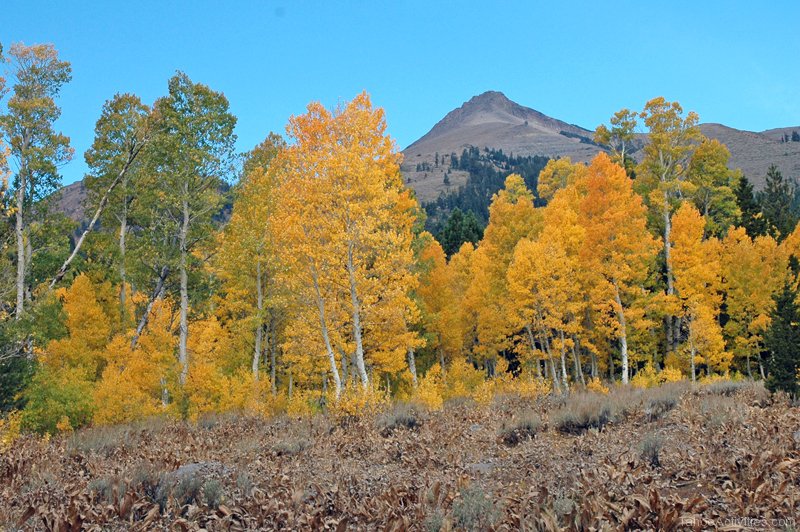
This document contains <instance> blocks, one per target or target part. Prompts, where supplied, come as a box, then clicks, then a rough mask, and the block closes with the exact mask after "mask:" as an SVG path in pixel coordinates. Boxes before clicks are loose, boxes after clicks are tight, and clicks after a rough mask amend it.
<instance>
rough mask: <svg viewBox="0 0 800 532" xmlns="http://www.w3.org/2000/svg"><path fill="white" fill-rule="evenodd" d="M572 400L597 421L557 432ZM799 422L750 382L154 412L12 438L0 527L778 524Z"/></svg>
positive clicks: (787, 496)
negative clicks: (347, 411)
mask: <svg viewBox="0 0 800 532" xmlns="http://www.w3.org/2000/svg"><path fill="white" fill-rule="evenodd" d="M582 401H583V402H582ZM587 401H588V402H589V403H586V402H587ZM579 404H584V405H586V404H591V405H597V408H598V409H599V408H601V407H602V408H610V409H611V411H612V412H613V419H612V420H606V419H605V418H603V420H602V421H600V422H599V423H600V427H599V428H591V429H589V430H572V429H570V430H564V421H563V420H564V419H565V418H564V415H565V413H570V412H573V411H575V412H580V411H581V410H580V409H579V408H578V405H579ZM583 408H584V409H586V408H589V407H587V406H584V407H583ZM798 422H800V417H799V416H798V411H797V409H796V408H789V407H788V404H787V403H786V401H785V400H781V399H777V400H771V399H770V398H769V397H768V396H765V393H764V390H763V388H761V387H760V386H759V385H757V384H756V385H743V384H741V383H740V384H736V383H725V382H722V383H718V384H717V385H712V386H696V387H691V388H690V387H689V385H688V384H683V385H671V386H665V387H662V388H657V389H649V390H636V389H628V390H625V389H622V388H615V389H614V390H613V391H612V392H611V393H610V394H609V395H607V396H606V395H596V394H588V395H584V394H574V395H572V396H570V397H569V398H568V399H567V398H560V397H557V396H547V397H540V398H538V399H524V398H521V397H512V396H503V397H500V398H498V399H497V400H496V401H495V402H494V403H493V404H491V405H485V406H481V405H476V404H475V403H473V402H471V401H468V400H460V401H456V400H454V401H452V402H450V403H448V404H446V405H445V407H444V409H443V410H442V411H438V412H427V411H424V410H420V409H409V408H401V407H399V406H398V407H395V409H394V410H393V411H390V412H387V413H385V414H383V415H381V416H379V417H377V418H374V417H373V416H369V415H363V416H359V417H357V418H351V419H335V418H332V417H329V416H322V415H320V416H316V417H313V418H309V419H303V420H297V419H291V418H280V419H274V420H264V419H259V418H252V417H237V416H227V417H207V418H204V419H202V420H201V421H200V423H198V424H197V425H194V424H189V423H185V422H177V421H167V420H159V419H152V420H149V421H146V422H142V423H139V424H135V425H121V426H117V427H97V428H93V429H86V430H82V431H78V432H76V433H75V434H74V435H71V436H70V435H66V436H57V437H55V438H53V439H51V440H49V441H43V440H39V439H36V438H33V437H25V438H22V439H20V440H18V441H17V442H15V443H14V444H13V446H11V447H10V448H9V449H8V451H7V452H6V453H0V471H2V472H3V475H2V476H0V527H2V528H3V529H6V528H7V529H9V530H12V529H13V530H17V529H22V527H25V529H31V530H34V529H37V530H38V529H42V530H44V529H48V530H79V529H91V530H101V529H102V530H168V529H170V530H201V529H205V530H336V531H344V530H354V531H355V530H519V529H524V530H588V529H595V530H622V529H626V530H629V529H630V530H678V529H680V530H684V529H686V530H689V529H694V530H709V529H715V528H717V527H718V526H719V525H720V524H721V523H730V522H737V521H731V520H742V519H749V520H750V521H748V522H752V523H762V525H760V526H759V527H760V528H761V527H763V528H764V529H773V526H772V525H774V529H776V530H777V529H781V528H782V526H781V525H782V524H785V523H794V520H793V516H794V515H796V511H797V502H796V501H797V500H798V498H799V497H800V487H799V486H798V483H797V478H798V475H799V474H800V453H798V450H797V445H798V444H797V435H796V434H795V435H794V437H793V436H792V431H794V430H795V428H796V427H797V424H798ZM728 529H733V528H731V527H728ZM787 529H788V528H787Z"/></svg>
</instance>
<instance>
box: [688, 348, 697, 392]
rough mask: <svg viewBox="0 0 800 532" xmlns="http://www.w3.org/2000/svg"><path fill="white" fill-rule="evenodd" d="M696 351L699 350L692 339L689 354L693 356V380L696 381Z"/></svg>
mask: <svg viewBox="0 0 800 532" xmlns="http://www.w3.org/2000/svg"><path fill="white" fill-rule="evenodd" d="M696 353H697V350H696V349H695V347H694V340H692V345H691V352H690V353H689V356H691V357H692V360H691V366H692V382H695V381H696V373H695V368H694V356H695V354H696Z"/></svg>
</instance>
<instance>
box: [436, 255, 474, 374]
mask: <svg viewBox="0 0 800 532" xmlns="http://www.w3.org/2000/svg"><path fill="white" fill-rule="evenodd" d="M474 255H475V247H474V246H473V245H472V243H471V242H464V243H463V244H462V245H461V247H460V248H459V250H458V252H457V253H455V254H454V255H452V256H451V257H450V261H449V262H448V263H447V270H448V278H449V279H450V286H451V292H452V294H453V300H452V302H451V307H452V313H453V320H454V331H453V333H454V335H455V336H456V339H455V341H454V342H455V345H454V347H455V346H458V349H457V350H456V349H454V356H457V355H463V354H465V351H467V350H470V349H472V346H474V345H475V343H476V342H477V326H478V325H477V323H478V320H477V316H476V314H475V309H474V308H473V307H470V306H468V305H467V304H466V294H467V291H468V289H469V286H470V283H471V282H472V277H471V275H472V259H473V257H474ZM444 355H445V353H444V352H443V351H440V352H439V363H440V366H441V368H442V371H443V372H444V371H445V359H444Z"/></svg>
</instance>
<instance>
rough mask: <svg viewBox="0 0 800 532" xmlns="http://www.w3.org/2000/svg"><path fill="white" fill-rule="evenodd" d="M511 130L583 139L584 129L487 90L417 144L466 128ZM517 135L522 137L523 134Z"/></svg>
mask: <svg viewBox="0 0 800 532" xmlns="http://www.w3.org/2000/svg"><path fill="white" fill-rule="evenodd" d="M476 127H477V128H482V129H483V128H487V127H488V128H497V127H503V128H509V127H510V128H514V129H521V130H528V132H533V131H538V132H542V133H548V134H555V135H559V134H562V133H563V132H567V133H568V134H573V135H576V136H585V135H586V134H587V131H586V130H584V129H583V128H579V127H577V126H573V125H572V124H567V123H565V122H562V121H561V120H556V119H555V118H551V117H549V116H547V115H545V114H544V113H540V112H539V111H537V110H535V109H531V108H530V107H524V106H522V105H520V104H518V103H516V102H514V101H512V100H510V99H509V98H508V97H507V96H506V95H505V94H503V93H502V92H500V91H486V92H483V93H481V94H478V95H477V96H473V97H472V98H470V99H469V100H468V101H466V102H465V103H464V104H462V105H461V107H458V108H457V109H454V110H452V111H450V112H449V113H447V115H446V116H445V117H444V118H443V119H442V120H440V121H439V122H438V123H437V124H436V125H435V126H433V128H432V129H431V130H430V131H429V132H428V133H427V134H426V135H424V136H423V137H422V138H421V139H419V140H418V141H417V142H415V143H414V144H412V145H411V146H409V149H410V148H411V147H412V146H415V145H417V144H419V143H421V142H430V141H432V140H433V139H436V138H443V137H448V136H450V135H452V134H454V133H455V132H458V131H463V130H464V129H465V128H476ZM520 133H522V134H523V136H524V131H521V132H520Z"/></svg>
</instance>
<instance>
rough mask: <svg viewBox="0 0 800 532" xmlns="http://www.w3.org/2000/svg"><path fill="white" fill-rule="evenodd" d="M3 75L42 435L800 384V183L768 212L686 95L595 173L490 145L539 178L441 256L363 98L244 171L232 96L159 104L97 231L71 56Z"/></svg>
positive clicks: (7, 338)
mask: <svg viewBox="0 0 800 532" xmlns="http://www.w3.org/2000/svg"><path fill="white" fill-rule="evenodd" d="M6 56H7V59H8V62H7V64H8V69H7V80H4V84H7V85H8V86H7V91H8V100H7V112H6V114H4V115H3V116H2V117H0V120H1V121H0V124H2V133H3V137H2V141H3V151H2V152H1V153H2V154H3V161H2V166H0V167H1V168H3V172H4V179H3V183H4V190H3V198H4V203H3V209H4V218H5V220H6V223H5V224H4V225H3V227H4V228H5V229H4V233H5V234H4V246H5V247H4V249H5V251H4V254H3V264H2V281H3V291H2V293H3V294H4V299H3V301H2V308H3V322H2V329H1V330H0V334H2V343H3V353H2V366H0V372H1V373H2V384H3V387H2V397H0V399H1V400H2V403H1V404H2V409H3V411H4V412H5V413H6V416H7V418H8V419H9V420H12V421H15V422H16V423H17V424H18V425H20V426H21V427H22V428H23V430H31V431H34V432H40V433H56V432H59V431H70V430H74V429H76V428H79V427H81V426H85V425H102V424H115V423H124V422H131V421H136V420H140V419H145V418H148V417H151V416H154V415H166V416H172V417H177V418H182V419H198V417H200V416H202V415H204V414H207V413H214V412H226V411H251V412H258V413H260V414H264V415H274V414H277V413H280V412H294V413H311V412H316V411H325V410H335V409H344V410H352V411H354V412H355V411H358V410H359V409H363V408H365V407H367V406H369V405H379V404H381V403H383V402H385V401H388V400H389V399H390V398H397V399H410V398H414V399H417V400H420V401H422V402H423V403H425V404H427V405H429V406H431V405H432V406H433V407H434V408H435V407H436V406H437V405H441V402H442V400H443V398H446V396H447V393H448V392H447V391H446V390H447V389H448V388H450V387H452V386H454V385H456V386H457V387H458V386H466V387H467V388H469V390H470V393H473V392H474V393H488V394H491V393H494V391H495V390H494V389H495V388H498V389H500V388H502V387H511V388H513V387H522V388H533V389H536V388H541V389H550V390H552V391H553V392H555V393H569V391H570V390H571V389H573V388H575V387H580V388H583V387H598V388H602V387H604V384H603V383H604V382H605V383H614V382H619V383H621V384H623V385H627V384H629V383H634V384H636V383H640V384H644V385H647V384H648V383H649V384H652V383H654V382H664V381H674V380H681V379H689V380H691V381H692V382H695V381H697V380H713V379H719V378H748V379H760V380H765V381H766V383H767V385H768V386H769V387H771V388H773V389H783V390H787V391H789V392H791V393H795V392H796V391H797V388H796V386H797V384H796V363H797V362H796V361H797V359H796V354H795V351H796V350H797V343H796V342H794V339H795V337H794V336H791V335H792V334H797V333H796V332H795V325H794V321H792V320H793V319H794V317H793V316H794V314H793V313H796V312H797V309H796V306H795V300H796V297H795V296H796V292H797V273H798V265H797V259H796V257H797V256H800V230H798V229H797V228H796V225H797V214H796V211H797V210H796V208H795V207H794V205H795V195H796V191H795V185H794V181H792V180H789V179H784V178H783V176H781V175H780V173H779V172H778V171H777V170H775V169H771V170H770V174H769V175H768V176H767V185H766V188H765V190H764V191H762V192H760V193H758V194H754V193H753V190H752V186H750V185H749V183H748V182H747V180H746V179H745V178H744V177H743V176H742V175H741V173H740V172H738V171H732V170H729V169H728V167H727V162H728V157H729V152H728V150H727V148H726V147H725V146H724V145H722V144H720V143H719V142H718V141H716V140H709V139H706V138H704V137H703V136H702V134H701V133H700V131H699V129H698V127H697V123H698V116H697V115H696V114H695V113H691V112H689V113H684V111H683V110H682V108H681V106H680V105H679V104H678V103H676V102H669V101H667V100H665V99H664V98H660V97H659V98H655V99H653V100H651V101H649V102H648V103H647V105H646V106H645V108H644V109H643V110H642V111H641V112H632V111H629V110H622V111H620V112H618V113H616V114H615V115H614V117H612V118H611V120H610V122H609V124H608V125H607V126H606V125H603V126H600V127H599V128H598V130H597V133H596V137H595V141H596V142H597V143H598V144H599V145H603V146H606V147H607V149H608V153H605V152H601V153H598V155H597V156H596V157H595V158H594V160H592V161H591V163H589V164H580V163H572V162H571V161H570V160H569V159H568V158H567V159H551V160H548V161H547V162H546V164H544V165H543V168H542V169H541V172H538V175H534V174H535V173H537V172H534V170H535V169H536V168H538V164H539V160H538V159H532V158H519V157H514V156H513V155H512V156H506V155H504V154H503V153H502V152H498V153H495V152H494V151H492V152H491V153H490V152H488V151H487V156H488V157H489V158H490V159H491V160H492V161H494V162H495V163H498V164H499V163H502V164H504V165H505V166H507V167H508V169H509V170H513V169H516V168H517V167H524V168H525V171H524V172H523V174H524V175H520V174H516V173H511V174H510V175H508V176H507V177H506V178H505V183H504V185H503V188H502V189H501V190H499V191H498V192H497V193H495V194H494V195H493V196H492V198H491V202H490V205H489V206H488V224H487V225H486V228H485V230H484V231H483V232H482V233H481V232H480V230H479V228H476V227H474V226H475V216H474V214H475V213H473V212H471V211H468V216H463V214H462V213H461V212H460V211H458V216H461V218H459V220H463V219H465V220H467V222H468V223H471V224H472V226H473V227H472V229H471V230H470V231H467V233H470V234H471V237H469V236H467V237H461V236H459V234H460V233H459V231H460V230H461V229H463V228H452V227H451V229H452V231H451V233H452V234H449V235H445V236H446V237H447V241H446V242H445V245H446V246H447V248H448V250H447V252H445V250H444V249H443V248H442V245H440V243H439V242H437V240H436V238H434V237H433V236H432V235H431V234H430V233H428V232H426V231H425V230H424V229H423V228H424V226H425V219H426V215H425V211H424V210H423V209H421V208H420V206H419V204H418V203H417V201H416V200H415V198H414V194H413V191H411V190H410V189H407V188H405V187H404V185H403V181H402V178H401V176H400V170H399V163H400V160H399V157H400V156H399V155H398V151H397V148H396V146H395V144H394V142H393V140H392V139H391V138H390V137H389V136H388V135H387V133H386V122H385V118H384V114H383V111H382V110H381V109H378V108H374V107H373V106H372V104H371V102H370V98H369V96H368V95H367V94H366V93H362V94H359V95H357V96H356V97H355V98H354V99H353V100H352V101H350V102H348V103H346V104H342V105H341V106H340V107H338V108H336V109H334V110H329V109H326V108H324V107H323V106H321V105H320V104H318V103H311V104H309V106H308V108H307V111H306V113H305V114H303V115H300V116H293V117H291V118H290V119H289V123H288V124H287V126H286V132H285V137H284V136H281V135H278V134H275V133H270V134H269V135H268V136H267V137H266V138H265V140H264V141H263V142H262V143H260V144H259V145H257V146H255V147H254V148H253V149H252V150H251V151H249V152H247V153H244V154H237V153H235V150H234V141H235V135H234V127H235V124H236V117H234V116H233V115H232V114H231V113H230V110H229V104H228V101H227V100H226V98H225V96H224V95H223V94H221V93H219V92H216V91H214V90H213V89H211V88H210V87H208V86H206V85H203V84H201V83H197V82H194V81H192V80H191V79H189V78H188V76H187V75H186V74H184V73H181V72H178V73H176V74H175V75H174V76H173V77H172V78H170V79H169V80H168V83H167V87H166V89H167V91H166V95H165V96H163V97H160V98H158V99H157V100H156V101H155V102H153V103H152V104H146V103H143V102H142V101H141V100H140V99H139V98H138V97H137V96H135V95H133V94H117V95H114V96H113V97H112V98H110V99H109V100H108V101H107V102H106V103H105V105H104V106H103V109H102V113H101V116H100V117H99V118H98V120H97V124H96V127H95V140H94V143H93V144H92V146H91V148H90V149H89V150H88V151H87V152H86V153H85V154H84V157H85V159H86V161H87V164H88V166H89V168H90V173H89V175H87V176H86V179H85V186H86V188H87V189H88V200H87V205H86V213H87V214H86V217H87V219H88V221H86V222H84V223H83V224H82V225H81V226H80V227H76V226H75V224H74V223H73V224H70V222H69V221H68V220H66V219H65V218H64V217H63V215H59V214H58V213H56V212H54V209H53V205H54V201H53V200H54V198H55V197H57V194H58V188H59V184H60V177H59V167H60V166H61V165H63V164H64V163H65V162H67V161H69V160H70V159H71V158H72V157H73V156H74V153H73V150H72V148H71V147H70V145H69V139H68V138H67V137H65V136H64V135H63V134H61V133H59V132H57V131H56V130H55V129H54V122H55V120H56V119H57V118H58V117H59V114H60V110H59V107H58V105H57V98H58V94H59V91H60V90H61V88H62V87H63V86H64V84H66V83H68V82H69V80H70V78H71V67H70V65H69V63H68V62H66V61H64V60H62V59H60V58H59V57H58V54H57V51H56V50H55V48H54V47H52V46H51V45H35V46H24V45H12V46H11V48H10V49H9V50H8V51H7V52H6ZM4 92H6V91H5V90H4ZM639 122H641V125H642V126H644V127H646V128H647V131H648V133H649V134H648V137H647V139H648V140H647V143H646V145H645V146H644V148H643V150H644V155H643V158H642V160H641V162H639V163H636V164H634V163H633V162H632V161H631V159H630V157H629V154H628V153H626V149H628V150H629V149H630V148H629V146H630V145H631V141H632V139H633V135H634V130H635V128H636V127H637V126H638V123H639ZM480 156H481V153H480V152H479V150H477V149H473V150H470V151H467V150H465V151H464V153H463V154H462V155H461V157H460V158H459V157H453V158H452V159H451V164H453V165H457V166H458V168H467V167H469V166H476V165H477V166H481V167H482V168H484V166H482V164H483V163H481V162H480ZM623 163H624V164H623ZM528 166H531V168H532V169H528ZM484 169H485V168H484ZM488 173H489V174H491V176H489V177H496V176H495V174H496V172H488ZM487 175H488V174H487ZM90 216H91V217H90ZM477 216H478V219H480V217H481V216H482V213H481V212H480V211H478V212H477ZM470 220H471V222H470ZM459 223H460V222H459ZM478 239H479V240H478ZM465 240H467V241H466V242H465ZM468 240H472V242H470V241H468ZM473 242H474V244H473ZM787 324H788V325H787ZM785 327H789V329H785ZM787 334H788V335H789V336H788V337H787ZM792 342H794V344H793V343H792ZM451 374H452V375H451ZM473 374H474V376H473V377H471V376H470V375H473ZM453 380H461V381H465V382H469V384H465V382H461V383H460V384H454V383H453V382H452V381H453ZM481 390H482V391H481Z"/></svg>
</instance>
